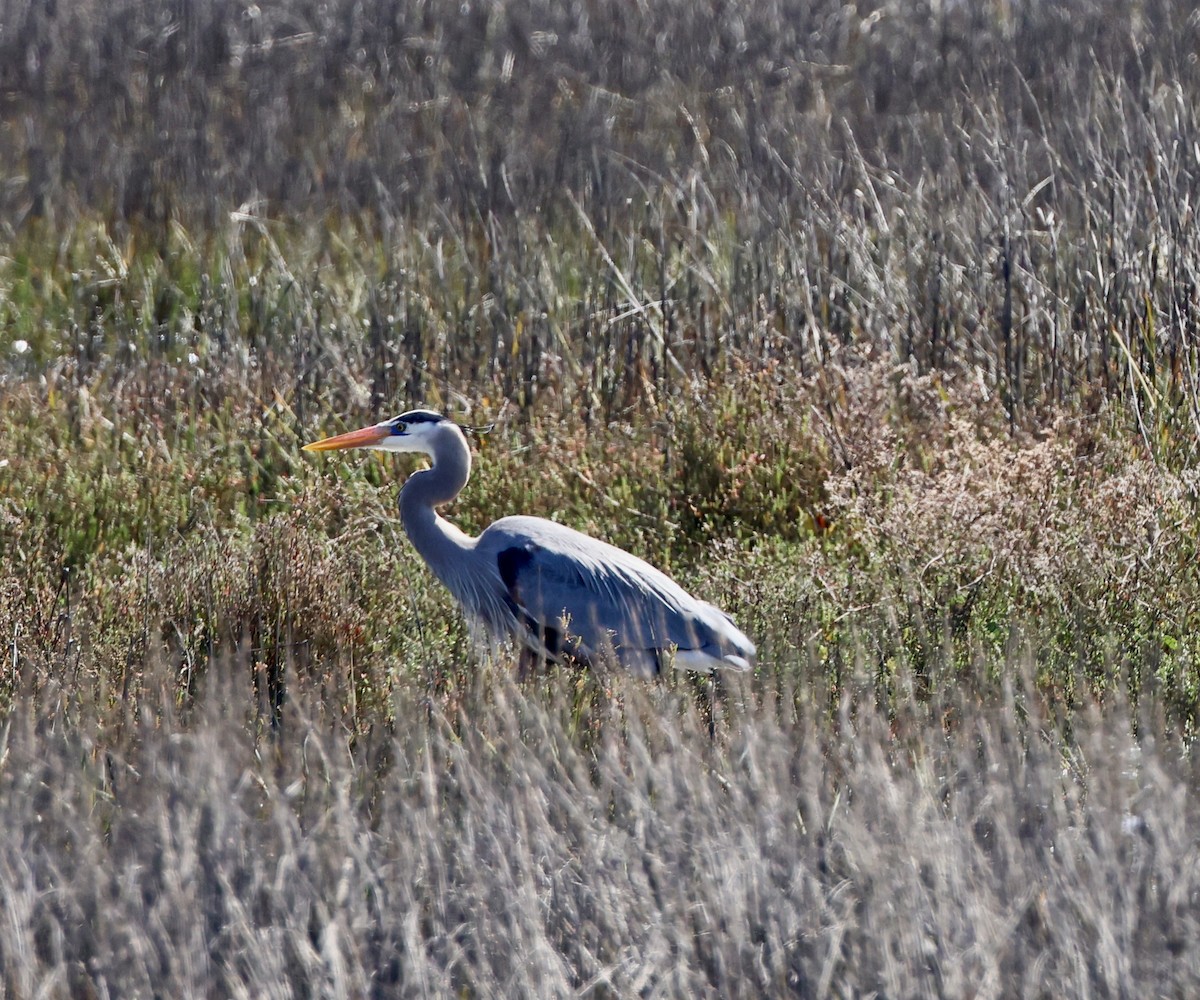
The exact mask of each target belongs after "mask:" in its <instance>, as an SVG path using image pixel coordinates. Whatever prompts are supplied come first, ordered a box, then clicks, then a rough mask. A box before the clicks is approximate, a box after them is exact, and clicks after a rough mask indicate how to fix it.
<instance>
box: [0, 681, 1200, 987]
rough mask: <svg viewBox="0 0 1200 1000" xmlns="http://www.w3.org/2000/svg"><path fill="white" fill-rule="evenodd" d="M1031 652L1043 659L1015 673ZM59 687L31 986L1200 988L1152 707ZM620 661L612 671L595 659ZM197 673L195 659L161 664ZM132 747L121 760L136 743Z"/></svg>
mask: <svg viewBox="0 0 1200 1000" xmlns="http://www.w3.org/2000/svg"><path fill="white" fill-rule="evenodd" d="M1010 667H1012V672H1013V673H1014V675H1016V676H1019V675H1020V673H1021V669H1020V666H1019V665H1018V664H1011V665H1010ZM245 677H246V670H245V664H244V663H240V662H237V661H235V660H231V661H226V662H224V663H222V664H217V665H215V669H213V670H212V671H210V673H209V691H208V693H207V695H206V697H204V698H203V699H202V700H201V702H200V703H199V704H198V706H197V708H196V711H195V713H194V716H193V718H192V719H191V721H190V722H188V724H187V725H186V726H184V727H182V728H181V727H180V725H179V723H178V721H176V715H175V711H174V707H173V706H172V705H170V704H163V703H162V702H156V701H155V697H154V696H150V697H149V698H148V699H147V700H146V702H144V703H143V704H142V705H141V706H140V708H141V711H140V713H138V718H137V719H136V720H133V719H131V720H130V723H129V724H128V725H127V726H126V727H125V729H124V730H123V732H122V733H121V735H120V736H119V737H118V738H117V739H115V740H114V739H113V738H112V736H111V735H110V734H106V733H100V732H97V731H96V730H95V729H94V728H92V727H91V726H88V725H84V726H75V725H68V724H65V720H64V718H63V716H62V715H61V713H59V712H57V711H55V709H54V707H53V706H52V705H49V704H43V705H41V706H38V707H36V708H35V707H33V706H31V704H29V703H26V704H23V705H22V706H21V707H20V708H19V709H18V710H17V711H16V712H15V713H14V714H13V715H12V716H11V717H10V720H9V722H8V728H7V729H6V737H7V739H6V743H5V751H6V762H5V767H4V770H3V778H2V779H0V817H2V819H3V823H4V829H5V837H4V838H3V842H2V844H0V883H2V884H3V887H4V897H3V904H0V905H2V908H3V912H4V914H5V919H4V921H3V924H2V925H0V982H2V983H3V987H4V989H5V991H6V994H7V995H12V996H35V995H51V996H67V995H71V996H80V995H110V996H132V995H148V994H157V993H162V994H170V995H172V996H181V997H183V996H214V995H222V996H228V995H243V994H254V995H258V994H271V995H323V996H401V995H403V996H409V995H412V996H462V995H467V996H539V997H551V996H577V995H579V994H587V995H599V996H633V995H679V994H683V993H686V994H687V995H691V996H763V995H785V994H790V995H799V996H828V995H836V996H849V995H863V994H867V993H875V994H877V995H886V996H996V997H998V996H1013V995H1021V996H1082V995H1092V996H1133V995H1138V996H1146V995H1157V996H1186V995H1189V994H1190V993H1191V992H1193V991H1194V990H1195V989H1196V987H1197V981H1198V979H1200V964H1198V963H1197V959H1196V957H1195V956H1196V955H1197V954H1200V951H1198V948H1200V939H1198V937H1197V935H1198V928H1200V925H1198V923H1197V920H1196V910H1195V899H1196V894H1197V892H1200V886H1198V885H1197V869H1196V863H1195V859H1196V853H1195V836H1194V830H1195V825H1196V822H1197V819H1198V817H1197V814H1196V799H1195V795H1194V794H1191V793H1188V792H1181V789H1184V788H1189V787H1191V786H1192V785H1194V782H1195V774H1194V765H1193V763H1191V762H1189V760H1188V758H1187V757H1186V756H1183V755H1181V754H1180V752H1179V751H1180V747H1179V744H1178V742H1177V741H1176V740H1175V738H1174V737H1172V736H1171V735H1169V734H1168V733H1165V732H1164V731H1163V729H1162V727H1161V721H1156V720H1154V719H1153V718H1143V719H1142V720H1141V721H1140V735H1139V736H1138V738H1136V739H1135V738H1133V736H1132V735H1131V732H1130V722H1131V720H1130V719H1129V718H1128V716H1126V715H1125V714H1123V713H1122V712H1119V711H1118V712H1115V713H1111V714H1109V715H1108V716H1107V717H1101V716H1100V715H1099V714H1088V715H1087V716H1086V717H1085V718H1084V719H1081V721H1080V724H1079V725H1078V727H1077V729H1076V734H1075V739H1074V740H1073V741H1072V742H1071V743H1070V744H1064V743H1062V742H1061V741H1059V740H1058V739H1056V738H1055V737H1054V735H1053V731H1052V729H1047V728H1046V727H1045V720H1043V719H1041V718H1040V717H1039V714H1038V711H1037V704H1038V699H1037V698H1036V696H1034V695H1033V694H1032V693H1031V692H1030V691H1029V690H1023V689H1022V687H1021V685H1020V683H1019V682H1018V684H1017V685H1016V686H1015V690H1014V693H1013V695H1012V696H1011V697H1010V698H1009V699H1007V700H1004V699H1002V700H1001V701H1000V702H998V703H997V704H995V705H994V706H993V707H982V706H980V705H979V704H977V703H976V702H974V701H973V700H971V699H969V698H966V699H964V698H960V697H959V696H958V695H956V694H955V693H954V692H953V690H951V689H948V690H947V691H946V692H945V694H944V695H943V696H942V697H940V698H939V699H938V701H939V704H938V706H937V710H936V711H933V712H926V711H924V710H920V709H913V708H910V709H906V710H905V711H904V712H903V713H901V715H900V716H899V717H898V718H896V719H894V720H893V721H892V723H891V724H890V726H889V724H888V722H887V721H886V720H884V719H883V718H882V717H881V716H879V715H878V714H876V713H874V712H872V711H862V710H859V709H858V707H856V706H854V705H853V704H850V703H846V704H844V705H843V707H842V712H841V713H840V723H839V725H838V726H837V727H836V728H835V729H833V730H830V729H828V728H827V727H826V726H825V725H823V723H822V722H821V718H820V716H821V712H820V711H816V712H814V710H813V705H812V704H811V702H810V700H809V699H808V698H805V699H803V700H802V701H801V702H800V703H799V704H798V705H797V704H795V703H792V702H790V701H787V700H784V701H780V700H777V699H775V698H773V697H771V696H769V695H768V696H764V695H762V694H761V693H758V692H756V690H755V688H754V686H753V685H750V686H746V687H737V688H735V689H733V690H731V691H729V692H728V699H727V701H726V702H725V705H726V707H725V708H724V709H722V711H723V712H724V713H725V719H726V722H727V727H726V726H724V725H723V726H722V732H723V734H724V735H723V737H722V738H721V739H720V740H719V741H717V742H715V743H714V742H711V741H710V739H709V736H708V732H707V726H706V725H705V724H704V723H703V721H702V720H701V719H700V718H699V717H698V716H697V715H696V714H695V713H694V712H693V711H691V710H690V709H689V708H688V704H687V701H686V700H681V699H680V698H679V697H677V696H676V695H674V694H672V693H670V692H668V691H666V690H663V689H653V688H646V687H645V686H643V685H641V684H639V683H633V682H630V681H628V680H626V679H624V678H611V679H609V680H608V681H606V682H604V684H603V685H602V686H601V685H595V684H593V691H592V701H591V703H590V707H589V708H588V709H587V710H586V711H584V712H583V713H582V714H579V713H572V712H571V710H570V708H569V706H570V705H571V704H572V703H573V702H574V701H575V692H576V689H577V685H578V683H579V682H578V680H577V678H576V677H573V676H570V675H567V674H561V675H556V676H554V677H552V678H550V679H549V680H548V682H547V683H546V685H545V687H544V689H543V690H540V691H535V690H532V689H530V688H528V687H525V688H515V687H513V686H512V684H511V683H510V682H509V681H508V680H506V679H505V678H504V677H503V676H502V675H500V674H496V673H493V674H490V675H488V676H487V678H486V681H485V683H484V685H483V687H482V689H481V690H479V691H478V692H476V693H475V695H473V696H472V698H471V700H470V702H469V704H465V705H464V706H463V708H462V710H461V712H460V713H456V714H450V715H447V714H445V713H444V712H443V711H441V710H439V709H437V708H436V707H435V708H433V709H432V710H430V708H429V707H426V706H422V705H420V704H419V703H417V702H407V703H404V704H402V705H401V706H399V708H400V711H398V714H399V715H402V716H403V718H404V720H405V721H404V723H403V725H397V726H396V727H394V728H389V729H386V730H385V729H383V728H379V729H377V730H376V731H375V732H374V733H372V734H371V735H370V736H368V737H365V738H363V739H360V740H347V736H346V733H345V731H344V729H343V728H342V727H341V726H340V725H339V724H338V723H337V721H336V720H329V719H328V718H327V717H326V711H327V707H326V706H325V705H324V704H323V703H321V702H320V701H319V700H313V697H312V696H313V694H314V692H312V691H308V692H304V693H301V692H298V693H297V694H296V696H295V697H294V698H293V699H292V700H291V702H290V704H289V709H288V711H287V713H286V718H285V720H284V722H283V728H282V735H280V736H278V737H277V738H276V739H274V740H266V741H260V742H258V743H256V742H255V741H254V740H253V739H252V738H251V736H250V735H249V733H248V727H247V725H246V707H245V706H246V704H247V702H248V701H249V691H248V688H247V685H246V682H245ZM587 683H589V684H592V683H593V682H591V681H588V682H587ZM160 686H161V688H165V689H169V688H170V686H171V678H170V677H169V676H168V677H161V678H159V682H158V683H157V684H156V685H155V687H156V688H160ZM102 747H103V749H101V748H102Z"/></svg>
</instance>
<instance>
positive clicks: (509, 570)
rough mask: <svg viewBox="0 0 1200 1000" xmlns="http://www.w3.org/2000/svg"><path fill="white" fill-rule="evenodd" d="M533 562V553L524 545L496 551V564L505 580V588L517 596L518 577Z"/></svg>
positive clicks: (502, 578) (513, 595) (514, 597)
mask: <svg viewBox="0 0 1200 1000" xmlns="http://www.w3.org/2000/svg"><path fill="white" fill-rule="evenodd" d="M531 562H533V553H532V552H530V551H529V549H527V548H525V547H523V546H517V545H514V546H512V547H511V548H507V549H501V550H500V551H499V552H497V553H496V566H497V568H498V569H499V570H500V579H501V580H503V581H504V586H505V589H507V590H508V592H509V594H510V595H512V597H513V599H514V600H516V599H518V598H517V577H518V576H519V575H520V573H521V570H523V569H524V568H525V567H526V566H528V565H529V564H530V563H531Z"/></svg>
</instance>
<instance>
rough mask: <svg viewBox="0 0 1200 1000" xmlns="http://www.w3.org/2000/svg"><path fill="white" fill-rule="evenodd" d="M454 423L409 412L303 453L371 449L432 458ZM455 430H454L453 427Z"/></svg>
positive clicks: (435, 415)
mask: <svg viewBox="0 0 1200 1000" xmlns="http://www.w3.org/2000/svg"><path fill="white" fill-rule="evenodd" d="M454 427H455V425H454V422H453V421H451V420H449V419H448V418H446V417H443V416H442V415H441V414H440V413H435V412H434V411H433V410H409V411H408V412H407V413H401V414H400V416H398V417H392V419H391V420H384V421H381V422H380V423H377V424H371V426H369V427H364V428H362V429H361V430H357V431H349V432H347V433H345V434H337V435H335V436H333V437H328V438H324V439H323V440H321V441H314V442H312V444H306V445H305V446H304V450H305V451H334V450H335V449H340V448H374V449H376V450H378V451H401V452H403V451H410V452H411V451H416V452H423V453H424V454H426V455H432V454H433V449H434V445H435V443H436V441H437V439H438V438H439V437H440V436H441V435H442V434H444V433H445V432H446V430H447V429H448V428H454ZM455 429H456V428H455Z"/></svg>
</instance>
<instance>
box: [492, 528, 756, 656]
mask: <svg viewBox="0 0 1200 1000" xmlns="http://www.w3.org/2000/svg"><path fill="white" fill-rule="evenodd" d="M478 548H479V549H480V550H481V551H482V552H483V553H484V554H486V555H490V556H491V557H492V558H494V559H495V565H496V569H497V572H498V574H499V576H500V578H501V581H502V582H503V584H504V587H505V590H506V591H507V594H508V597H509V599H510V600H511V601H512V602H513V604H514V606H516V607H517V608H518V609H519V611H520V613H521V615H522V616H524V617H525V618H527V619H529V620H530V622H532V623H536V625H537V626H538V627H539V628H541V629H557V630H564V631H565V632H567V633H569V634H570V636H571V638H572V639H573V640H575V641H577V642H578V643H579V648H580V651H581V652H582V653H583V655H584V656H585V657H591V656H595V655H597V654H600V653H601V652H602V651H603V650H605V649H607V648H612V649H613V650H614V651H615V652H616V654H617V656H618V658H619V659H621V660H622V661H623V662H626V665H627V666H632V667H635V668H636V669H639V672H641V671H642V670H644V669H646V665H647V663H649V662H657V660H656V657H657V654H658V653H660V652H666V651H667V650H668V649H678V650H681V651H685V652H692V651H694V652H695V654H697V655H696V656H693V657H692V658H691V659H689V660H688V661H687V662H688V663H700V662H702V661H703V660H705V659H708V658H712V660H713V664H712V665H718V662H717V661H721V662H720V663H719V665H723V666H733V667H736V668H738V669H745V668H746V667H748V666H749V662H750V661H751V660H752V659H753V656H754V645H753V643H751V642H750V640H749V639H747V638H746V637H745V636H744V635H743V634H742V633H741V632H740V631H738V629H737V628H736V627H735V626H734V625H733V623H732V621H731V620H730V619H729V618H728V616H727V615H725V614H724V613H723V612H722V611H720V610H719V609H718V608H716V607H714V606H713V605H711V604H707V603H705V602H704V601H699V600H697V599H696V598H694V597H692V595H691V594H689V593H688V592H687V591H685V590H684V589H683V588H682V587H680V586H679V585H678V584H677V583H675V581H674V580H672V579H671V578H670V577H668V576H667V575H666V574H664V573H662V572H660V571H659V570H657V569H655V568H654V567H653V566H651V565H650V564H649V563H646V562H644V561H643V560H641V559H638V558H637V557H636V556H634V555H631V554H630V553H628V552H625V551H623V550H622V549H618V548H616V547H615V546H612V545H608V544H607V543H605V542H601V541H599V540H597V539H594V538H591V537H589V536H587V535H584V534H581V533H580V532H577V531H574V530H573V529H571V528H567V527H565V526H564V525H560V524H556V523H554V522H553V521H546V520H543V519H542V518H535V517H506V518H502V519H501V520H499V521H497V522H495V524H493V525H492V526H491V527H490V528H488V529H487V530H486V531H485V532H484V533H483V534H482V535H481V536H480V537H479V541H478ZM648 652H653V653H654V654H655V658H654V659H653V660H648V658H647V656H646V655H645V654H646V653H648ZM634 661H637V662H636V664H635V662H634Z"/></svg>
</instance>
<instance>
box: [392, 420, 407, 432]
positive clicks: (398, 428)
mask: <svg viewBox="0 0 1200 1000" xmlns="http://www.w3.org/2000/svg"><path fill="white" fill-rule="evenodd" d="M407 430H408V425H407V424H402V423H399V422H397V423H394V424H392V434H393V435H396V434H403V433H405V431H407Z"/></svg>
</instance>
